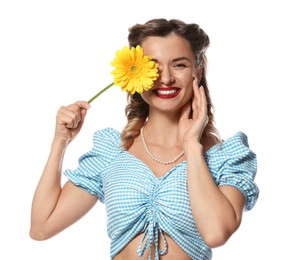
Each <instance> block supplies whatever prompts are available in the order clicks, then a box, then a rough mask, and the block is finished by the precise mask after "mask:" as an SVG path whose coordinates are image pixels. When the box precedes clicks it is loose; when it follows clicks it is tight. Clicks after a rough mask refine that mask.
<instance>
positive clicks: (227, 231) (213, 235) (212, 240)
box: [203, 223, 239, 248]
mask: <svg viewBox="0 0 286 260" xmlns="http://www.w3.org/2000/svg"><path fill="white" fill-rule="evenodd" d="M238 227H239V223H236V224H235V225H234V226H232V227H231V228H225V227H221V228H216V229H214V230H212V231H210V232H208V233H207V234H206V235H205V236H204V237H203V238H204V241H205V243H206V244H207V246H208V247H210V248H216V247H220V246H222V245H224V244H225V243H226V242H227V241H228V240H229V238H230V237H231V236H232V234H233V233H234V232H235V231H236V230H237V229H238Z"/></svg>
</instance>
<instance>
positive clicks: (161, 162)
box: [140, 126, 184, 165]
mask: <svg viewBox="0 0 286 260" xmlns="http://www.w3.org/2000/svg"><path fill="white" fill-rule="evenodd" d="M140 135H141V139H142V143H143V145H144V148H145V150H146V152H147V153H148V154H149V155H150V157H151V158H152V160H153V161H155V162H157V163H160V164H163V165H169V164H173V163H174V162H176V161H178V160H179V159H180V158H181V157H182V156H183V155H184V151H183V152H181V153H180V154H178V155H177V156H176V158H175V159H173V160H170V161H167V162H165V161H162V160H160V159H158V158H156V157H155V156H154V155H153V154H152V153H151V151H150V150H149V148H148V146H147V144H146V142H145V139H144V133H143V126H142V128H141V130H140Z"/></svg>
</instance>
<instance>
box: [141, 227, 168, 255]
mask: <svg viewBox="0 0 286 260" xmlns="http://www.w3.org/2000/svg"><path fill="white" fill-rule="evenodd" d="M159 233H160V236H161V237H162V238H163V242H164V250H161V249H160V248H159ZM146 236H147V239H146V242H145V245H144V247H143V243H144V240H145V238H146ZM153 239H154V245H155V250H156V252H155V260H159V255H165V254H166V253H167V250H168V248H167V241H166V238H165V236H164V234H163V232H162V230H161V229H159V228H158V224H157V223H156V222H153V225H152V224H151V223H150V222H149V224H148V226H147V227H146V229H145V232H144V235H143V238H142V239H141V242H140V245H139V247H138V250H137V252H138V256H139V257H142V256H143V255H144V253H145V251H146V250H147V248H148V250H149V257H148V260H151V253H152V252H151V251H152V244H153ZM142 247H143V248H142Z"/></svg>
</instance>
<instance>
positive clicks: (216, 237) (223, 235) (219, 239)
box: [204, 232, 231, 248]
mask: <svg viewBox="0 0 286 260" xmlns="http://www.w3.org/2000/svg"><path fill="white" fill-rule="evenodd" d="M230 237H231V233H230V232H215V233H211V234H208V235H206V236H205V237H204V241H205V243H206V245H207V246H208V247H210V248H215V247H219V246H222V245H224V244H225V243H226V242H227V240H228V239H229V238H230Z"/></svg>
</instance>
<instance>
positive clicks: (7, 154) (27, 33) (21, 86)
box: [0, 0, 286, 260]
mask: <svg viewBox="0 0 286 260" xmlns="http://www.w3.org/2000/svg"><path fill="white" fill-rule="evenodd" d="M282 3H283V1H282V0H281V1H278V0H272V1H263V0H260V1H258V0H257V1H251V0H240V1H227V0H225V1H222V0H216V1H212V0H209V1H203V0H196V1H191V0H188V1H184V0H181V1H166V0H156V1H153V0H152V1H151V0H150V1H147V0H145V1H134V0H133V1H131V0H127V1H110V0H104V1H72V0H69V1H67V0H66V1H64V0H57V1H55V0H49V1H40V0H38V1H36V0H34V1H32V0H27V1H13V0H6V1H5V0H2V1H1V2H0V86H1V103H0V106H1V117H0V118H1V127H0V131H1V134H0V149H1V154H0V155H1V157H0V158H1V179H0V181H1V188H0V200H1V203H0V207H1V214H0V238H1V246H0V247H1V250H0V259H3V260H4V259H9V260H10V259H13V260H14V259H31V260H33V259H42V260H48V259H70V260H75V259H103V260H105V259H109V239H108V237H107V235H106V218H105V209H104V206H103V205H102V204H98V205H97V206H96V207H95V208H94V209H92V211H91V212H89V213H88V214H87V215H86V216H85V217H84V218H83V219H81V220H80V221H79V222H77V223H76V224H75V225H74V226H72V227H70V228H69V229H67V230H65V231H64V232H63V233H61V234H59V235H57V236H55V237H53V238H51V239H50V240H47V241H44V242H36V241H33V240H31V239H30V238H29V235H28V233H29V224H30V223H29V221H30V207H31V201H32V196H33V193H34V190H35V187H36V184H37V182H38V179H39V177H40V175H41V172H42V170H43V167H44V164H45V161H46V159H47V155H48V152H49V148H50V144H51V139H52V136H53V131H54V124H55V115H56V111H57V110H58V108H59V106H60V105H66V104H69V103H71V102H74V101H76V100H79V99H84V100H87V99H89V98H90V97H91V96H93V95H94V94H95V93H96V92H98V91H99V90H101V89H102V88H103V87H104V86H106V85H107V84H109V83H110V82H111V81H112V77H111V75H110V71H111V66H110V62H111V60H112V59H113V57H114V54H115V51H116V50H118V49H121V48H122V47H123V46H124V45H127V34H128V28H129V27H130V26H132V25H133V24H135V23H143V22H146V21H147V20H149V19H151V18H161V17H164V18H167V19H170V18H178V19H182V20H184V21H185V22H188V23H189V22H195V23H198V24H199V25H201V27H202V28H203V29H204V30H205V31H206V32H207V33H208V34H209V36H210V39H211V46H210V48H209V50H208V51H207V56H208V60H209V70H208V81H209V86H210V91H211V94H212V98H213V102H214V104H215V108H216V114H215V115H216V121H217V126H218V127H219V129H220V131H221V134H222V137H223V138H228V137H230V136H232V135H233V134H235V133H236V132H237V131H239V130H241V131H244V132H245V133H246V134H247V135H248V138H249V143H250V147H251V148H252V149H253V150H254V151H255V152H256V154H257V157H258V172H257V176H256V183H257V184H258V186H259V188H260V196H259V200H258V202H257V204H256V206H255V207H254V208H253V209H252V210H251V211H249V212H245V213H244V218H243V222H242V225H241V227H240V229H239V230H238V231H237V232H236V233H235V234H234V235H233V236H232V237H231V238H230V240H229V241H228V242H227V244H225V245H224V246H223V247H221V248H217V249H214V250H213V255H214V257H213V259H215V260H224V259H227V260H229V259H230V260H238V259H239V260H241V259H244V260H248V259H286V256H285V255H284V250H285V249H284V248H285V239H284V236H285V232H286V228H285V227H286V224H285V221H286V214H285V198H286V196H285V192H284V191H285V181H286V178H285V173H286V171H285V167H284V163H285V144H286V143H285V130H286V129H285V103H284V102H285V97H284V95H285V91H284V88H285V79H284V76H285V58H286V55H285V46H286V40H285V23H286V19H285V12H284V11H283V10H285V9H284V8H283V7H282V6H283V5H282ZM125 102H126V94H125V93H124V92H122V91H121V89H120V88H118V87H113V88H112V89H110V90H108V92H106V93H105V94H104V95H102V96H101V97H100V98H98V99H97V100H96V101H94V103H92V109H91V110H89V114H88V116H87V118H86V123H85V126H84V128H83V129H82V132H81V134H80V135H79V136H78V138H77V139H76V140H75V141H74V142H73V143H72V144H71V145H70V147H69V150H68V151H67V154H66V157H65V159H66V160H65V163H64V168H67V167H69V168H73V167H74V166H76V164H77V159H78V157H79V156H80V155H81V154H82V153H83V152H85V151H87V150H88V149H89V148H90V146H91V140H92V133H93V132H94V131H95V130H97V129H100V128H102V127H106V126H111V127H115V128H117V129H118V130H121V129H122V127H123V125H124V124H125V123H126V121H125V116H124V107H125ZM64 180H65V179H64Z"/></svg>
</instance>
